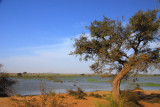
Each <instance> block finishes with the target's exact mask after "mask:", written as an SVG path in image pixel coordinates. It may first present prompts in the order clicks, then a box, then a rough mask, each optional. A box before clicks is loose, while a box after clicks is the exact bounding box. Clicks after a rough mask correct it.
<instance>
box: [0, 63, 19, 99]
mask: <svg viewBox="0 0 160 107" xmlns="http://www.w3.org/2000/svg"><path fill="white" fill-rule="evenodd" d="M1 67H2V65H1V64H0V68H1ZM0 70H1V69H0ZM15 83H16V81H14V80H12V79H10V78H9V76H8V74H7V73H4V72H1V71H0V97H7V96H9V94H11V93H13V91H12V88H11V87H12V85H13V84H15Z"/></svg>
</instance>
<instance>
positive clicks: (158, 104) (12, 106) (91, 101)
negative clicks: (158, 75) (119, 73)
mask: <svg viewBox="0 0 160 107" xmlns="http://www.w3.org/2000/svg"><path fill="white" fill-rule="evenodd" d="M135 92H137V93H138V94H139V95H140V96H141V97H140V98H141V100H139V103H140V104H141V105H143V106H144V107H160V90H154V91H150V90H136V91H135ZM90 93H91V92H87V95H88V96H86V97H85V99H76V98H75V97H74V96H70V95H68V94H56V95H55V96H54V99H53V96H52V97H44V96H42V95H37V96H26V97H18V96H12V97H0V107H18V106H19V107H22V106H26V105H27V106H29V104H32V102H34V104H35V102H36V104H37V106H39V105H42V103H43V104H46V105H47V107H52V104H51V102H52V103H53V102H54V101H58V102H54V103H57V105H61V104H63V106H65V107H96V106H97V104H99V103H101V104H103V105H107V104H109V101H107V100H106V98H95V97H92V96H89V94H90ZM93 93H98V94H99V95H102V96H107V95H111V91H96V92H93ZM28 102H29V103H28ZM24 103H25V105H24Z"/></svg>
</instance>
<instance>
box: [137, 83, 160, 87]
mask: <svg viewBox="0 0 160 107" xmlns="http://www.w3.org/2000/svg"><path fill="white" fill-rule="evenodd" d="M140 85H142V86H151V87H160V84H156V83H140Z"/></svg>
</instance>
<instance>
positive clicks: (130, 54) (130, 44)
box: [71, 10, 160, 73]
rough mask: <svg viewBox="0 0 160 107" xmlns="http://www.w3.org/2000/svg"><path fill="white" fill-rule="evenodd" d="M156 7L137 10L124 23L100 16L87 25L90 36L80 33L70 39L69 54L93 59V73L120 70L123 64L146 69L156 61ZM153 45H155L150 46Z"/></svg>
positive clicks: (159, 29)
mask: <svg viewBox="0 0 160 107" xmlns="http://www.w3.org/2000/svg"><path fill="white" fill-rule="evenodd" d="M158 12H159V10H148V11H146V12H144V11H142V10H140V11H138V12H137V13H136V14H135V15H134V16H132V17H131V18H130V19H129V22H128V23H127V24H126V25H124V24H123V22H122V21H121V20H112V19H109V18H107V17H104V18H103V20H101V21H98V20H95V21H94V22H92V23H91V24H90V26H88V27H87V29H89V31H90V36H86V35H85V34H82V35H81V36H80V37H79V38H76V39H74V41H75V43H74V45H73V46H74V49H75V50H74V51H73V52H71V55H76V56H77V55H80V56H81V59H83V60H86V61H87V60H88V59H91V60H93V61H95V63H94V64H93V65H91V66H90V67H91V69H92V70H93V71H95V72H97V73H100V72H102V71H105V70H109V71H113V70H116V71H120V70H121V69H122V68H123V66H124V64H125V63H127V64H129V65H131V66H132V70H137V71H146V70H147V68H148V67H150V66H151V65H155V66H157V65H158V66H159V62H160V52H159V49H160V47H159V46H158V43H160V17H158V16H157V13H158ZM152 44H154V45H155V44H157V46H152Z"/></svg>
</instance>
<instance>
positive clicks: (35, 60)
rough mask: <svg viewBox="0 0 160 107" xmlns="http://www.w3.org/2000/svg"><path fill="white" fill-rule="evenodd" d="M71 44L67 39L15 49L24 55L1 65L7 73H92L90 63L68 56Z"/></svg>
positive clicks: (6, 59)
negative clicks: (55, 42) (50, 43)
mask: <svg viewBox="0 0 160 107" xmlns="http://www.w3.org/2000/svg"><path fill="white" fill-rule="evenodd" d="M72 44H73V40H70V38H67V39H64V41H62V42H61V43H59V44H52V45H46V46H39V47H30V48H29V47H28V48H21V49H16V51H24V53H26V54H23V55H18V56H12V57H8V58H3V59H1V63H2V64H3V65H4V69H5V70H6V71H7V72H24V71H25V72H46V73H47V72H52V73H93V72H92V71H90V69H89V64H91V62H80V61H79V59H78V58H75V56H70V55H69V53H70V51H71V50H73V49H72ZM28 52H29V53H32V54H27V53H28Z"/></svg>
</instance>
